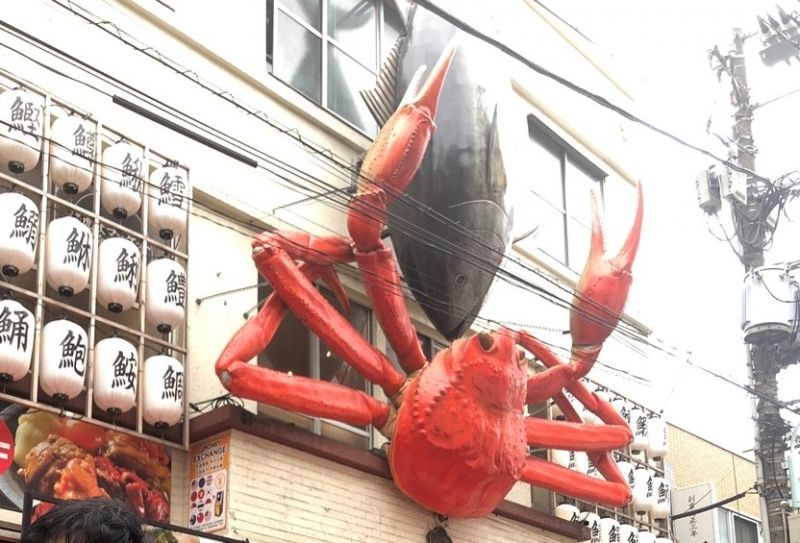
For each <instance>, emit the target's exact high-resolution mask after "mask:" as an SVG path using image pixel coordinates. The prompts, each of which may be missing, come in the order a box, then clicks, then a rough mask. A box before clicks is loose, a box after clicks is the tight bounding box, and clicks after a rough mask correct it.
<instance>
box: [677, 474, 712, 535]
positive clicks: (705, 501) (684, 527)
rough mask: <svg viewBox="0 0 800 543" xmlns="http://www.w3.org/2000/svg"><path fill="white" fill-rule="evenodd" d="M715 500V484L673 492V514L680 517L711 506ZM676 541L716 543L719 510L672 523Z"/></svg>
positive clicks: (700, 485)
mask: <svg viewBox="0 0 800 543" xmlns="http://www.w3.org/2000/svg"><path fill="white" fill-rule="evenodd" d="M715 501H716V500H715V499H714V483H703V484H699V485H697V486H691V487H688V488H682V489H680V490H673V491H672V514H673V515H678V514H680V513H685V512H687V511H691V510H692V509H700V508H701V507H704V506H706V505H711V504H712V503H714V502H715ZM672 531H673V535H674V539H675V541H680V542H681V543H716V542H717V541H719V539H718V538H717V510H716V509H710V510H708V511H704V512H702V513H697V514H696V515H690V516H688V517H684V518H680V519H677V520H673V521H672Z"/></svg>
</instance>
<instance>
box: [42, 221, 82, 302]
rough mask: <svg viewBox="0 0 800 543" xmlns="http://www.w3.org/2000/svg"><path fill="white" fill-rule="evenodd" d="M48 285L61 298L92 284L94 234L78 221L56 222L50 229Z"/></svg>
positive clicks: (48, 236)
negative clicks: (90, 271)
mask: <svg viewBox="0 0 800 543" xmlns="http://www.w3.org/2000/svg"><path fill="white" fill-rule="evenodd" d="M46 257H47V260H46V266H45V271H46V275H47V283H48V284H49V285H50V287H51V288H52V289H53V290H57V291H58V293H59V295H61V296H72V295H74V294H77V293H79V292H81V291H82V290H83V289H85V288H86V285H88V284H89V267H90V265H91V261H92V232H91V231H90V230H89V227H88V226H86V225H85V224H83V223H82V222H81V221H79V220H78V219H76V218H75V217H62V218H60V219H55V220H53V221H51V222H50V224H48V225H47V243H46Z"/></svg>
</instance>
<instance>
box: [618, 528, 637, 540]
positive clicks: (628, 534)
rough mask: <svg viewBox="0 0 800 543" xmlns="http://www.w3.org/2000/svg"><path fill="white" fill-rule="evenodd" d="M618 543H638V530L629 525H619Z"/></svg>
mask: <svg viewBox="0 0 800 543" xmlns="http://www.w3.org/2000/svg"><path fill="white" fill-rule="evenodd" d="M619 541H620V543H639V530H637V529H636V528H634V527H633V526H631V525H630V524H620V525H619Z"/></svg>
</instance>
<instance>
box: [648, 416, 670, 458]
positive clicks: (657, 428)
mask: <svg viewBox="0 0 800 543" xmlns="http://www.w3.org/2000/svg"><path fill="white" fill-rule="evenodd" d="M666 454H667V422H666V421H665V420H664V419H663V417H660V416H658V415H653V416H652V417H650V419H649V420H648V421H647V456H648V457H650V458H652V459H653V460H656V461H660V460H661V459H662V458H664V455H666Z"/></svg>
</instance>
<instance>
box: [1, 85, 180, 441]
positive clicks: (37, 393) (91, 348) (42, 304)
mask: <svg viewBox="0 0 800 543" xmlns="http://www.w3.org/2000/svg"><path fill="white" fill-rule="evenodd" d="M17 87H23V88H25V89H26V90H27V91H28V92H30V93H32V94H33V95H35V96H37V97H38V98H40V99H41V100H42V103H43V109H42V119H43V121H42V133H41V138H40V139H39V146H40V147H39V151H40V158H39V162H38V163H37V165H36V166H35V167H34V168H33V169H30V170H28V171H24V172H23V173H19V174H12V173H10V172H9V171H8V170H7V169H6V165H0V193H2V192H6V190H8V189H10V190H12V191H15V192H17V193H20V194H22V195H24V196H25V197H27V198H29V199H30V200H32V201H33V202H34V203H35V204H36V206H38V212H39V219H38V234H37V243H38V245H37V246H36V249H35V255H34V263H33V266H32V267H31V269H30V271H27V272H26V273H21V274H20V275H19V276H17V277H14V278H9V277H6V276H5V275H0V293H3V292H6V291H8V292H11V294H12V296H13V297H14V299H15V300H16V301H18V302H20V303H22V304H23V305H25V306H26V307H27V308H28V309H29V310H30V311H32V312H33V313H34V316H35V331H34V342H33V352H32V360H31V366H30V372H29V373H28V375H27V376H26V377H25V378H23V379H20V380H18V381H14V382H11V383H8V384H7V385H6V387H5V389H0V401H8V402H13V403H17V404H20V405H23V406H27V407H30V408H33V409H40V410H44V411H49V412H54V413H58V414H62V415H65V416H68V417H73V418H77V419H82V420H86V421H90V422H92V423H94V424H98V425H100V426H104V427H107V428H110V429H114V430H116V431H120V432H123V433H129V434H132V435H136V436H138V437H145V438H147V439H149V440H152V441H156V442H159V443H162V444H163V445H166V446H169V447H172V448H177V449H181V450H188V448H189V402H188V399H187V397H186V392H187V390H188V384H189V383H188V376H187V372H186V367H187V357H188V352H187V337H186V330H187V329H188V313H189V312H188V303H186V302H187V301H188V299H189V298H188V292H186V287H187V286H188V285H189V276H188V269H187V268H188V262H189V254H188V246H189V244H188V236H189V226H190V222H191V221H189V217H190V215H191V197H190V193H188V191H189V189H188V184H189V179H190V171H189V169H188V168H187V167H186V166H185V165H180V170H179V171H180V173H181V174H184V175H185V180H186V181H185V183H186V185H185V190H186V193H187V194H183V196H182V198H183V199H182V200H180V202H181V203H180V204H179V206H180V207H179V209H180V212H183V211H184V210H185V213H186V216H185V217H186V218H185V223H184V224H185V228H184V230H183V231H182V232H181V233H180V234H179V235H176V236H175V237H174V238H167V239H163V238H162V237H160V232H159V231H155V232H153V231H151V225H150V223H149V219H151V217H150V216H149V213H150V207H151V206H150V203H151V202H150V199H152V198H158V197H159V196H158V195H157V191H158V189H159V187H158V186H156V187H155V188H154V186H153V185H151V183H150V177H151V175H152V174H153V172H155V171H156V170H158V169H159V168H163V167H164V166H165V165H167V164H168V162H169V159H168V158H167V155H165V154H163V153H159V152H157V151H155V150H153V149H151V148H149V146H148V145H146V143H144V142H139V141H137V140H136V139H135V138H133V137H130V136H128V135H127V134H122V133H120V132H118V131H116V130H114V129H112V128H109V127H107V126H105V125H103V123H102V122H100V121H99V120H97V119H96V118H95V117H93V116H92V115H91V114H90V113H89V112H86V111H82V110H81V109H80V108H77V107H74V106H72V105H70V104H68V103H66V102H64V101H61V100H59V99H58V98H56V97H54V96H52V95H51V94H49V93H47V92H45V91H44V90H42V89H40V88H38V87H36V86H35V85H32V84H30V83H29V82H27V81H24V80H21V79H19V78H17V77H15V76H14V75H12V74H10V73H8V72H7V71H5V70H2V69H0V92H3V91H6V90H8V89H11V88H17ZM68 113H69V114H74V115H77V116H79V117H80V119H82V120H83V121H84V122H86V121H88V122H89V123H91V127H93V129H94V137H95V144H94V152H93V156H91V157H86V158H88V164H89V165H90V166H89V169H90V171H91V185H90V186H89V187H88V188H87V189H86V190H84V191H81V192H80V193H78V194H70V193H68V192H65V191H64V190H63V188H59V187H58V186H56V184H55V183H54V182H53V180H52V179H51V175H50V168H51V159H54V158H55V159H57V158H59V157H58V156H57V155H59V153H57V152H54V150H56V149H57V148H56V147H55V145H57V143H56V142H55V141H54V140H53V139H52V136H53V133H52V132H53V130H52V123H53V122H55V120H56V119H57V118H59V117H63V116H64V115H65V114H68ZM0 128H2V127H0ZM2 131H3V132H5V130H2ZM122 139H124V140H125V141H126V142H129V143H130V144H131V145H133V146H136V147H138V148H139V149H141V151H142V162H141V165H142V169H141V171H140V173H141V176H140V184H139V187H138V190H136V191H135V192H136V193H138V195H139V199H140V206H139V208H138V209H137V210H136V211H135V212H133V213H130V214H128V215H127V216H126V217H120V216H115V214H114V213H110V212H109V211H107V210H106V209H105V208H104V206H103V205H101V198H102V197H103V188H104V183H103V181H104V180H108V179H110V176H109V175H108V174H106V175H105V176H104V173H103V171H104V169H105V168H104V164H103V161H102V156H103V153H104V151H106V150H107V149H108V148H109V147H110V146H112V145H114V144H115V143H117V142H119V141H120V140H122ZM60 158H61V159H62V160H67V161H68V160H69V159H68V158H66V159H65V158H64V153H61V157H60ZM76 160H77V159H76ZM161 191H162V192H161V195H162V197H163V193H164V192H163V191H164V189H163V187H161ZM65 215H75V216H77V217H78V218H79V219H80V220H81V222H83V223H84V224H86V225H87V226H89V232H90V233H91V240H92V241H91V250H90V257H89V258H90V263H89V266H88V267H89V281H88V285H87V286H86V288H85V289H84V290H83V291H82V292H79V293H76V294H75V295H74V296H72V297H69V298H65V297H64V296H61V295H59V293H58V290H57V289H53V288H52V286H51V285H49V284H48V280H47V251H46V244H47V236H46V231H47V229H48V226H49V225H50V224H51V222H52V221H53V220H54V219H56V218H57V217H59V216H61V217H63V216H65ZM110 235H116V236H120V237H122V238H126V239H128V240H129V241H131V242H132V243H133V244H134V245H135V246H136V248H137V249H138V250H139V251H140V253H139V263H138V268H139V279H138V289H137V290H136V294H135V300H134V301H133V303H132V304H131V307H130V308H128V309H127V310H126V311H123V312H119V313H115V312H112V311H110V310H109V309H108V308H107V307H104V306H103V304H102V303H101V302H100V301H99V300H98V286H99V285H98V283H99V278H98V263H99V254H98V253H99V252H100V251H99V245H100V242H101V241H103V240H104V239H105V238H107V237H109V236H110ZM162 256H164V257H166V258H168V259H170V260H172V261H174V262H176V263H177V264H178V265H179V266H180V267H182V268H183V273H184V283H183V285H182V287H183V289H184V290H183V293H184V294H185V296H184V298H183V303H184V305H183V309H184V318H183V321H182V323H180V324H179V325H173V326H171V329H170V330H169V332H167V333H161V332H160V331H159V330H158V329H157V327H156V326H155V325H154V324H153V323H152V322H150V320H148V316H149V315H148V311H149V308H148V304H147V303H146V298H147V296H146V292H147V287H148V277H147V275H148V273H147V271H148V263H150V262H152V261H153V260H155V259H157V258H159V257H162ZM151 313H152V312H151ZM62 315H66V316H67V318H69V319H70V320H72V321H73V322H76V321H77V322H78V323H80V325H81V327H82V328H84V330H85V331H86V333H87V336H88V345H87V357H86V374H85V381H84V384H83V389H82V391H81V393H80V394H79V395H78V396H77V397H76V398H74V399H72V400H68V401H66V402H58V401H56V400H55V399H54V398H51V397H50V396H48V395H47V394H46V393H45V392H44V391H43V390H42V388H41V386H40V382H39V377H40V371H39V368H40V362H41V357H42V354H43V351H42V345H41V343H42V331H43V328H44V325H45V324H48V323H49V322H51V321H53V320H57V319H59V318H61V316H62ZM150 316H151V317H152V315H150ZM86 325H88V326H86ZM111 336H119V337H121V338H124V339H126V340H127V341H129V342H130V343H132V344H133V345H134V346H135V349H136V352H137V354H138V369H137V373H136V376H137V386H136V397H135V405H134V407H133V408H132V409H131V410H130V411H129V412H128V413H125V414H122V415H120V416H118V417H114V418H112V417H111V415H109V414H108V413H105V412H104V411H103V410H101V409H100V408H99V407H98V406H97V405H96V403H95V401H94V398H93V395H94V371H93V370H94V367H95V354H96V353H95V351H96V350H95V346H96V345H97V343H98V341H100V340H102V339H104V338H107V337H111ZM162 352H168V353H169V354H170V355H171V356H172V357H173V358H175V359H177V360H178V361H179V362H180V363H182V364H183V366H184V373H183V390H182V394H183V401H182V409H181V420H180V421H179V422H178V423H177V424H175V425H174V426H172V427H170V428H169V429H166V430H164V429H161V428H156V427H153V426H151V425H149V424H148V423H147V421H146V420H145V413H144V409H145V401H144V400H145V398H144V394H145V392H144V388H145V386H144V383H145V360H147V359H148V358H149V357H150V356H152V355H155V354H159V353H162Z"/></svg>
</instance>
